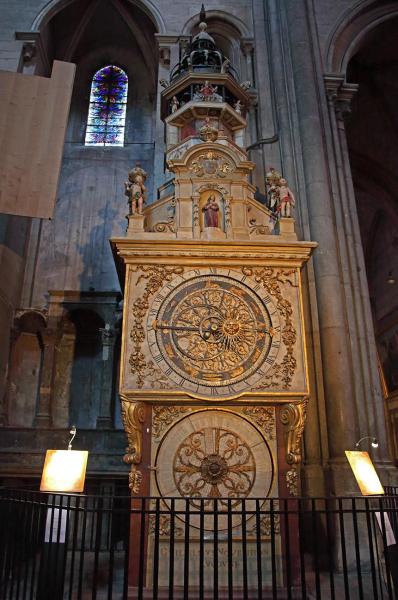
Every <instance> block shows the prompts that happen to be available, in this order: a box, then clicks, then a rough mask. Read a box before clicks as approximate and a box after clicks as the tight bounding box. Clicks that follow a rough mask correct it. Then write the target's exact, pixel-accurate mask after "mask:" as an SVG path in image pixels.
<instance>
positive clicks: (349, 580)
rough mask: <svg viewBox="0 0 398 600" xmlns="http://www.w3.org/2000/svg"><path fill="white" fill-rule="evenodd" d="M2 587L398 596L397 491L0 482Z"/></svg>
mask: <svg viewBox="0 0 398 600" xmlns="http://www.w3.org/2000/svg"><path fill="white" fill-rule="evenodd" d="M0 524H1V525H0V526H1V530H0V544H1V549H0V598H1V600H11V599H18V600H19V599H28V598H29V599H34V598H37V599H40V600H50V599H51V600H61V599H69V600H72V599H86V598H98V599H102V598H103V599H108V600H109V599H120V600H121V599H125V598H126V599H127V598H138V599H144V598H145V599H149V598H154V599H156V598H159V599H160V598H170V599H172V598H175V599H177V598H184V599H188V598H189V600H193V599H195V598H198V599H199V598H200V599H207V598H217V599H222V598H225V599H228V600H229V599H232V600H233V599H240V598H242V599H256V600H257V599H266V598H276V599H278V598H280V599H296V598H302V599H304V598H317V599H318V598H320V599H322V600H325V599H329V598H330V599H336V600H337V599H338V600H340V599H341V598H345V599H352V600H356V599H369V600H370V599H372V600H374V599H376V600H377V599H384V598H386V599H387V598H388V599H394V598H398V595H397V590H398V577H397V571H398V553H397V545H396V542H395V539H397V536H398V497H397V496H394V495H393V494H391V495H387V496H384V497H376V498H351V497H349V498H348V497H347V498H310V499H308V498H273V499H270V498H268V499H250V500H249V499H247V500H239V499H234V498H229V499H222V498H208V499H205V498H191V499H181V498H162V499H160V498H137V499H134V500H132V499H131V498H130V497H125V496H122V497H121V496H86V495H61V494H43V493H39V492H32V491H20V490H17V491H15V490H8V489H2V490H0Z"/></svg>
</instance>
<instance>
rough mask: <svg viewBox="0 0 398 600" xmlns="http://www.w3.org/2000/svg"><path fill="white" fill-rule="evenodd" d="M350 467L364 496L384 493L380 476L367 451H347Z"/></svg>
mask: <svg viewBox="0 0 398 600" xmlns="http://www.w3.org/2000/svg"><path fill="white" fill-rule="evenodd" d="M345 454H346V457H347V459H348V462H349V463H350V467H351V469H352V471H353V473H354V477H355V479H356V480H357V484H358V485H359V489H360V490H361V494H362V496H377V495H380V494H384V488H383V486H382V485H381V481H380V479H379V476H378V475H377V473H376V469H375V468H374V466H373V463H372V461H371V458H370V456H369V454H368V453H367V452H358V451H356V450H346V451H345Z"/></svg>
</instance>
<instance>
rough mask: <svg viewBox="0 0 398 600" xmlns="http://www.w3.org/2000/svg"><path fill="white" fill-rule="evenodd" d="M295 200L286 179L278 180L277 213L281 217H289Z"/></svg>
mask: <svg viewBox="0 0 398 600" xmlns="http://www.w3.org/2000/svg"><path fill="white" fill-rule="evenodd" d="M295 204H296V199H295V197H294V194H293V192H292V190H291V189H290V188H289V187H288V185H287V181H286V179H284V178H283V177H281V179H280V180H279V211H280V214H281V217H291V216H292V215H291V207H292V206H295Z"/></svg>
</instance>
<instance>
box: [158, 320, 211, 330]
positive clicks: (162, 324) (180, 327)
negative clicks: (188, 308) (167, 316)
mask: <svg viewBox="0 0 398 600" xmlns="http://www.w3.org/2000/svg"><path fill="white" fill-rule="evenodd" d="M152 327H153V329H155V330H156V329H171V330H173V331H199V327H185V326H184V325H169V324H168V323H166V322H165V321H153V322H152Z"/></svg>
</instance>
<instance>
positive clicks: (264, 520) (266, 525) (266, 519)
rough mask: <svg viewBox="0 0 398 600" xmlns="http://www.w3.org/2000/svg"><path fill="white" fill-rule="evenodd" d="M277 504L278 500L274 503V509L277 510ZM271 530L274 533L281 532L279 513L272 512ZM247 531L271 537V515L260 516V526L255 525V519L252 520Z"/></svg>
mask: <svg viewBox="0 0 398 600" xmlns="http://www.w3.org/2000/svg"><path fill="white" fill-rule="evenodd" d="M278 509H279V505H278V502H275V503H274V510H278ZM273 530H274V534H276V533H280V532H281V519H280V516H279V515H275V514H274V518H273ZM248 532H249V533H251V534H254V535H256V537H257V536H258V535H260V536H261V537H262V538H263V537H264V538H270V537H271V515H270V514H269V515H267V514H265V515H263V516H262V517H261V518H260V527H257V520H255V521H254V523H253V525H252V527H251V528H250V529H248Z"/></svg>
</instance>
